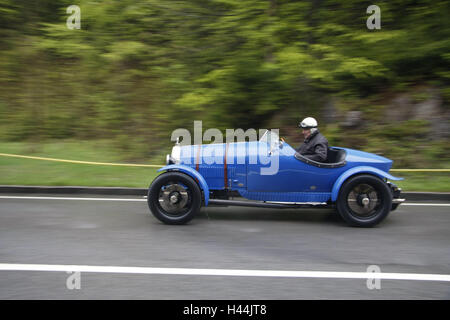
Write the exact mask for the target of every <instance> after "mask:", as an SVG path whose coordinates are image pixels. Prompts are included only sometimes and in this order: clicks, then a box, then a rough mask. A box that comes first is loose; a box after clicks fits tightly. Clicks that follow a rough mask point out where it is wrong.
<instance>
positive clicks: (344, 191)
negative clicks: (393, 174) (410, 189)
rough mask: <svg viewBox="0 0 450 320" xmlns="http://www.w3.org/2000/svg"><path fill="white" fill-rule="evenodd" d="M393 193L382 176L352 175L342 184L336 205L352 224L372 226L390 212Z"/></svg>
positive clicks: (344, 217)
mask: <svg viewBox="0 0 450 320" xmlns="http://www.w3.org/2000/svg"><path fill="white" fill-rule="evenodd" d="M391 206H392V193H391V191H390V189H389V186H388V185H387V184H386V182H384V181H383V180H381V179H380V178H378V177H376V176H372V175H368V174H364V175H357V176H354V177H350V178H349V179H348V180H347V181H345V183H344V184H343V185H342V187H341V189H340V191H339V196H338V199H337V202H336V207H337V210H338V212H339V214H340V215H341V216H342V218H343V219H344V220H345V221H346V222H347V223H348V224H350V225H352V226H358V227H372V226H374V225H376V224H378V223H380V222H381V221H382V220H383V219H384V218H386V216H387V215H388V214H389V212H390V210H391Z"/></svg>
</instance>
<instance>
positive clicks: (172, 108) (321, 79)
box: [0, 0, 450, 162]
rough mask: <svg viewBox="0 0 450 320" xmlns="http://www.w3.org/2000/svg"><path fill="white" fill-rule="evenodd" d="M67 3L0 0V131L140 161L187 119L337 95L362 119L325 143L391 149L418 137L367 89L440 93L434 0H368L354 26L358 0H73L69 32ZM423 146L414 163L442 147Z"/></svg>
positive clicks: (443, 75) (305, 110)
mask: <svg viewBox="0 0 450 320" xmlns="http://www.w3.org/2000/svg"><path fill="white" fill-rule="evenodd" d="M72 4H74V3H73V2H72V1H69V0H58V1H54V0H41V1H39V4H38V5H29V4H28V3H27V2H26V1H25V2H24V1H14V0H0V17H1V18H0V117H1V119H0V134H1V136H0V139H2V140H14V141H21V140H33V141H37V140H46V139H53V138H68V137H73V138H77V139H94V138H108V139H115V140H116V141H117V142H116V145H117V146H118V147H119V148H120V150H122V151H124V152H127V153H129V154H130V155H131V157H132V158H139V157H147V156H148V155H151V154H155V153H157V152H158V150H159V149H161V148H164V147H166V146H167V145H168V144H169V143H170V142H169V139H168V136H169V134H170V132H171V131H172V130H173V129H175V128H178V127H186V128H192V121H193V120H194V119H202V120H203V121H204V126H205V127H206V126H208V127H217V128H220V129H225V128H249V127H253V128H259V127H267V126H268V125H269V124H270V123H272V119H279V120H280V121H281V122H279V123H280V125H288V124H289V125H292V123H295V122H296V121H297V120H299V119H298V118H300V117H301V116H302V115H306V114H311V113H312V114H320V112H321V107H322V105H323V102H324V100H325V99H324V97H325V96H337V97H339V98H341V99H342V101H345V106H339V108H340V109H343V110H344V109H345V110H361V111H363V112H364V117H365V119H367V120H368V125H367V128H365V129H357V130H354V131H352V132H350V134H349V133H348V132H345V131H343V130H342V129H341V128H339V126H338V125H337V124H333V125H331V126H329V127H328V128H324V132H326V133H327V134H328V135H329V139H330V141H331V142H333V144H341V143H342V144H343V143H352V145H351V146H361V147H367V148H368V149H373V150H379V151H381V150H383V149H384V148H385V147H386V148H387V151H386V150H384V152H387V153H390V154H392V155H393V156H394V157H399V159H400V158H401V157H402V153H401V152H400V151H396V150H397V149H395V147H394V146H392V148H391V147H390V146H389V143H390V142H389V143H386V141H385V140H389V141H402V144H404V145H407V146H409V147H411V146H412V147H416V146H417V145H418V144H421V143H425V144H426V142H423V141H422V140H421V137H422V136H423V135H424V134H425V133H423V132H420V130H418V127H420V124H418V123H403V124H402V123H400V124H395V125H391V126H389V125H385V124H382V123H381V124H380V120H381V119H382V111H383V108H382V107H383V105H384V104H383V102H382V101H377V99H378V98H376V99H373V97H380V96H383V94H385V93H386V92H392V91H396V90H406V91H407V90H408V89H409V88H414V86H417V85H422V84H432V85H433V86H434V87H437V88H438V89H439V90H440V92H441V94H442V95H443V96H444V99H446V101H447V102H448V101H450V98H449V97H450V89H449V86H448V83H449V79H450V76H449V75H450V74H449V71H448V70H449V69H450V68H449V66H450V54H449V48H450V25H449V23H450V22H449V21H450V20H449V19H448V17H447V15H448V12H450V3H449V2H448V1H431V0H419V1H416V0H407V1H404V0H402V1H400V0H392V1H379V2H377V3H376V4H377V5H378V6H380V8H381V21H382V22H381V26H382V29H381V30H368V29H367V28H366V19H367V17H368V15H367V14H366V8H367V6H368V5H369V4H368V2H367V1H362V0H345V1H337V0H328V1H314V0H310V1H292V0H248V1H239V0H184V1H181V0H180V1H172V0H158V1H156V0H121V1H99V0H80V1H78V2H77V3H76V4H78V5H79V6H80V8H81V29H80V30H69V29H67V27H66V19H67V18H68V16H69V15H68V14H67V13H66V8H67V7H68V6H69V5H72ZM426 98H427V97H426V95H424V94H423V93H420V94H416V95H415V96H414V97H413V99H414V100H415V101H421V100H423V99H426ZM447 105H450V104H449V103H447ZM279 114H287V115H289V117H280V118H277V116H278V115H279ZM294 118H295V119H294ZM277 121H278V120H277ZM411 128H413V129H411ZM342 135H344V137H342ZM397 144H398V143H397ZM401 148H402V147H401ZM401 148H400V149H399V150H401ZM427 148H428V146H425V148H424V149H423V150H422V151H423V153H422V155H421V156H422V157H423V159H424V162H425V161H432V160H430V159H432V158H434V157H440V156H442V155H438V153H439V152H435V151H426V150H428V149H427ZM445 150H447V149H445ZM422 151H420V152H422ZM420 152H419V153H420ZM447 156H448V155H447ZM396 159H397V158H396Z"/></svg>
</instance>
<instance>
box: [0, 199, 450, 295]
mask: <svg viewBox="0 0 450 320" xmlns="http://www.w3.org/2000/svg"><path fill="white" fill-rule="evenodd" d="M2 196H5V194H2ZM18 196H24V195H23V194H22V195H18ZM33 196H39V195H33ZM115 198H117V197H115ZM134 198H136V197H134ZM0 264H51V265H88V266H122V267H161V268H206V269H232V270H235V269H245V270H290V271H342V272H365V271H366V270H367V267H368V266H370V265H377V266H379V268H380V270H381V272H394V273H418V274H446V275H450V207H449V206H431V205H427V206H406V205H405V206H400V208H399V209H398V210H397V211H395V212H392V213H391V214H390V215H389V217H388V218H387V219H386V220H385V221H384V222H383V223H382V224H380V225H379V226H377V227H375V228H370V229H361V228H350V227H347V225H346V224H345V223H344V222H343V221H342V220H341V219H340V218H339V216H338V215H337V214H336V213H334V212H333V211H331V210H322V209H321V210H319V209H316V210H305V209H303V210H273V209H260V208H245V207H228V208H219V207H215V208H212V207H211V208H206V209H202V211H201V214H200V215H199V216H198V217H197V218H196V219H194V220H193V221H192V222H191V223H190V224H189V225H184V226H167V225H164V224H162V223H160V222H159V221H158V220H156V219H155V218H154V217H153V216H152V215H151V214H150V213H149V210H148V207H147V204H146V202H143V201H141V202H138V201H136V202H133V201H130V202H122V201H90V200H83V201H80V200H42V199H39V200H35V199H4V198H2V199H0ZM69 276H70V275H69V274H67V273H66V272H50V271H17V270H15V271H5V270H2V271H0V299H450V282H440V281H413V280H385V279H383V280H381V282H380V289H372V290H369V289H368V287H367V284H366V280H364V279H346V278H337V279H334V278H333V279H329V278H288V277H287V278H277V277H270V276H269V277H257V276H256V277H252V276H224V275H218V276H205V275H173V274H172V275H171V274H136V273H125V274H116V273H92V272H86V273H81V275H80V289H73V290H69V289H68V288H67V286H66V282H67V279H68V277H69Z"/></svg>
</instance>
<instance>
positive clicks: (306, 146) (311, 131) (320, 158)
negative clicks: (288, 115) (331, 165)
mask: <svg viewBox="0 0 450 320" xmlns="http://www.w3.org/2000/svg"><path fill="white" fill-rule="evenodd" d="M298 127H299V128H301V129H302V133H303V136H304V137H305V140H304V141H303V144H302V145H300V147H299V148H298V149H296V151H297V152H298V153H300V154H301V155H302V156H304V157H306V158H308V159H310V160H313V161H317V162H325V161H326V160H327V152H328V140H327V139H326V138H325V137H324V136H323V135H322V134H321V133H320V132H319V129H317V121H316V119H314V118H311V117H308V118H305V119H303V121H302V122H300V123H299V124H298Z"/></svg>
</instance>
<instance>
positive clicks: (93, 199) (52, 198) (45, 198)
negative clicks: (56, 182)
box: [0, 196, 147, 202]
mask: <svg viewBox="0 0 450 320" xmlns="http://www.w3.org/2000/svg"><path fill="white" fill-rule="evenodd" d="M0 199H24V200H81V201H132V202H136V201H138V202H140V201H147V199H135V198H129V199H127V198H79V197H28V196H0Z"/></svg>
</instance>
